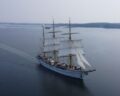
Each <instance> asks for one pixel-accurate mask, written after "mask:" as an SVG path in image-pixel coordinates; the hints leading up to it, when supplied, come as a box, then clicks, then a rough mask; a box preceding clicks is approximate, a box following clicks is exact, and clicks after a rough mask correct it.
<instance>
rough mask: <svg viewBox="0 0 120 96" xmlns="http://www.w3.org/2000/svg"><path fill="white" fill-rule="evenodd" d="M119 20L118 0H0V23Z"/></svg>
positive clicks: (119, 6)
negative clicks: (53, 20)
mask: <svg viewBox="0 0 120 96" xmlns="http://www.w3.org/2000/svg"><path fill="white" fill-rule="evenodd" d="M69 17H70V18H71V20H72V22H73V23H86V22H120V0H0V22H27V23H32V22H33V23H44V22H45V23H51V21H52V18H54V19H55V21H56V22H57V23H59V22H67V21H68V18H69Z"/></svg>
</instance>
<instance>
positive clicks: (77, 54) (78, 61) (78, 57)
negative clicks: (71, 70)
mask: <svg viewBox="0 0 120 96" xmlns="http://www.w3.org/2000/svg"><path fill="white" fill-rule="evenodd" d="M76 57H77V64H78V65H79V66H80V67H81V68H82V69H86V67H85V65H84V64H83V62H82V61H81V58H80V54H79V53H77V52H76Z"/></svg>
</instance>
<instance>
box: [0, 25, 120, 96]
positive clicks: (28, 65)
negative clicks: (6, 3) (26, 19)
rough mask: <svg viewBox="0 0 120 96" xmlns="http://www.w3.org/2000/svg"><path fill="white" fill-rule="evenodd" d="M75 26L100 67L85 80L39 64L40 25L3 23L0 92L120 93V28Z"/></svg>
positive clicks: (32, 95)
mask: <svg viewBox="0 0 120 96" xmlns="http://www.w3.org/2000/svg"><path fill="white" fill-rule="evenodd" d="M58 30H62V31H63V32H64V31H67V30H68V29H66V28H61V27H60V28H58ZM72 30H73V31H74V32H79V33H80V34H79V35H77V36H76V37H75V38H82V39H83V41H82V43H83V46H84V51H85V52H86V58H87V60H88V61H89V62H90V63H91V65H92V66H94V67H95V68H96V70H97V71H96V72H93V73H90V74H89V75H88V76H87V77H86V78H85V79H84V81H79V80H71V79H68V78H64V77H61V76H58V75H56V74H53V73H51V72H49V71H47V70H45V69H44V68H42V67H40V66H38V65H39V63H38V62H37V60H36V59H35V57H36V55H37V54H38V53H39V52H40V45H41V37H42V35H41V34H42V30H41V28H40V25H9V24H6V25H0V96H120V76H119V73H120V29H97V28H73V29H72ZM46 31H48V30H46Z"/></svg>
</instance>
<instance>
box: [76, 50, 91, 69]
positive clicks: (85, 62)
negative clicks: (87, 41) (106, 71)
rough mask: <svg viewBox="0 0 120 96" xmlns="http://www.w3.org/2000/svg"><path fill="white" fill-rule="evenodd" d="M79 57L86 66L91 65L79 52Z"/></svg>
mask: <svg viewBox="0 0 120 96" xmlns="http://www.w3.org/2000/svg"><path fill="white" fill-rule="evenodd" d="M78 52H79V54H80V51H78ZM80 58H81V60H82V62H84V64H85V65H87V66H89V67H92V66H91V65H90V63H89V62H88V61H87V60H86V59H85V57H84V56H83V55H82V54H80Z"/></svg>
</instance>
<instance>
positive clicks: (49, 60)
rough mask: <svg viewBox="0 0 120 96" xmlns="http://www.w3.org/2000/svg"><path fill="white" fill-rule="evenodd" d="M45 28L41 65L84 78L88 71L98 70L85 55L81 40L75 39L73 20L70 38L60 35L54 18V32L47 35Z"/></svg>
mask: <svg viewBox="0 0 120 96" xmlns="http://www.w3.org/2000/svg"><path fill="white" fill-rule="evenodd" d="M42 28H43V36H42V37H43V40H42V41H43V46H42V52H41V53H40V54H39V55H38V56H37V58H38V60H39V62H40V65H42V66H43V67H45V68H47V69H48V70H51V71H53V72H55V73H58V74H61V75H64V76H65V77H70V78H74V79H83V78H84V77H85V76H86V75H88V73H90V72H93V71H96V70H95V69H94V68H93V67H92V66H91V65H90V64H89V62H88V61H87V60H86V58H85V57H84V51H83V50H82V48H81V40H75V39H73V37H72V35H74V34H76V33H75V32H71V22H70V20H69V24H68V29H69V32H68V33H63V34H62V35H67V37H68V38H65V37H64V38H63V37H58V36H57V34H58V33H59V31H56V30H55V24H54V20H53V24H52V28H53V29H52V32H49V33H51V34H50V36H49V37H46V34H49V33H45V29H44V28H45V27H44V26H42Z"/></svg>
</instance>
